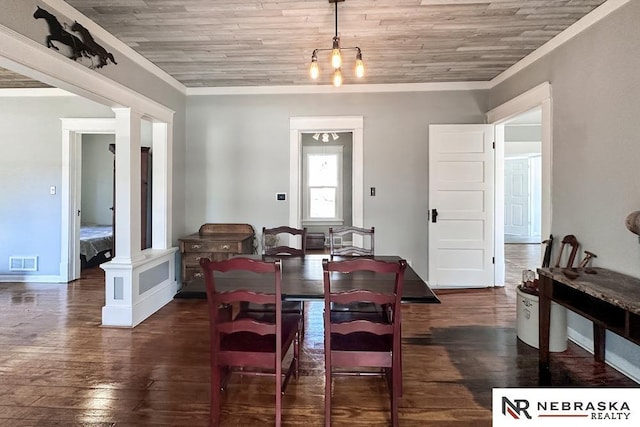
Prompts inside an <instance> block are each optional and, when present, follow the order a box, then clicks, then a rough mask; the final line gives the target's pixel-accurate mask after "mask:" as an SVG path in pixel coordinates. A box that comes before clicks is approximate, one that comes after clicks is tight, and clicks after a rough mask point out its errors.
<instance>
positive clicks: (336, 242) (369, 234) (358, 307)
mask: <svg viewBox="0 0 640 427" xmlns="http://www.w3.org/2000/svg"><path fill="white" fill-rule="evenodd" d="M354 235H359V236H362V243H363V246H355V245H354V244H353V236H354ZM347 236H349V237H350V239H351V240H350V241H351V244H349V245H345V244H343V243H342V242H344V241H345V237H347ZM374 236H375V228H374V227H371V228H360V227H353V226H345V227H331V228H329V248H330V255H331V259H333V257H334V256H341V257H357V256H360V257H362V256H364V257H373V256H374V255H375V252H374V249H375V247H374V246H375V244H374V243H375V239H374ZM367 240H368V242H367ZM332 310H334V311H347V310H350V311H365V312H371V311H374V312H380V311H381V308H380V307H378V306H376V305H375V304H371V303H366V302H354V303H353V304H349V305H344V304H333V306H332Z"/></svg>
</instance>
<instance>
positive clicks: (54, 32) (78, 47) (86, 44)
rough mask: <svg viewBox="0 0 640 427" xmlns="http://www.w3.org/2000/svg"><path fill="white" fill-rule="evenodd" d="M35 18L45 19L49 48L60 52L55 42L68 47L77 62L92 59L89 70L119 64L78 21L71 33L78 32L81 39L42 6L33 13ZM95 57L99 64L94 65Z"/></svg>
mask: <svg viewBox="0 0 640 427" xmlns="http://www.w3.org/2000/svg"><path fill="white" fill-rule="evenodd" d="M33 17H34V18H36V19H44V20H45V21H46V22H47V25H48V26H49V35H48V36H47V47H49V48H52V49H55V50H60V49H59V48H58V47H57V46H56V45H55V44H53V42H54V41H57V42H60V43H62V44H64V45H67V46H68V47H69V49H71V54H70V56H69V58H70V59H73V60H74V61H77V60H78V58H83V57H85V58H89V59H91V65H90V66H89V68H91V69H94V68H102V67H104V66H105V65H107V64H108V61H111V62H112V63H113V64H117V62H116V60H115V59H114V57H113V54H111V53H109V52H107V50H106V49H105V48H104V47H102V46H101V45H100V44H98V43H97V42H96V41H95V40H94V38H93V36H91V33H89V30H87V29H86V28H85V27H83V26H82V25H80V24H79V23H78V22H77V21H75V22H74V24H73V25H72V26H71V31H73V32H77V33H78V34H79V35H80V38H81V39H82V40H81V39H80V38H78V37H76V36H75V35H73V34H71V33H70V32H68V31H67V30H65V27H67V24H64V26H63V24H61V23H60V21H58V18H56V17H55V16H54V15H53V14H51V13H49V12H48V11H46V10H44V9H42V8H41V7H40V6H37V9H36V11H35V12H34V13H33ZM93 57H98V63H97V64H94V63H93Z"/></svg>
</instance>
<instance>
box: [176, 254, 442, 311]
mask: <svg viewBox="0 0 640 427" xmlns="http://www.w3.org/2000/svg"><path fill="white" fill-rule="evenodd" d="M250 258H257V259H264V260H274V259H278V258H279V259H282V298H283V299H284V300H295V301H300V300H321V299H323V298H324V283H323V275H322V260H323V259H328V258H329V256H328V255H322V254H313V255H306V256H305V257H287V256H283V257H273V256H259V255H253V256H250ZM348 258H349V257H347V258H345V257H334V260H338V261H339V260H344V259H348ZM374 259H378V260H385V261H398V260H400V259H401V258H400V257H398V256H375V257H374ZM394 279H395V275H394V274H380V273H372V272H364V271H360V272H355V273H351V274H348V275H347V274H341V273H332V281H331V285H332V288H333V289H338V290H339V289H345V290H349V289H354V288H360V289H368V290H372V291H376V290H384V289H387V290H388V289H389V288H390V287H393V283H394ZM216 287H217V288H218V290H220V291H231V290H235V289H248V288H249V287H250V288H251V290H254V291H256V292H273V280H266V281H265V280H264V279H263V278H261V276H260V275H258V274H255V273H250V272H244V271H243V272H238V271H234V272H228V273H216ZM176 298H200V299H201V298H206V289H205V283H204V279H202V278H199V279H194V280H192V281H190V282H189V283H186V284H184V283H183V285H182V289H181V290H180V291H179V292H178V293H177V294H176ZM402 302H403V303H418V304H439V303H440V300H439V299H438V297H437V296H436V295H435V294H434V293H433V291H432V290H431V289H430V288H429V285H428V284H427V283H426V282H425V281H424V280H422V279H421V278H420V276H418V274H417V273H416V272H415V271H414V270H413V268H411V266H407V269H406V270H405V274H404V284H403V291H402Z"/></svg>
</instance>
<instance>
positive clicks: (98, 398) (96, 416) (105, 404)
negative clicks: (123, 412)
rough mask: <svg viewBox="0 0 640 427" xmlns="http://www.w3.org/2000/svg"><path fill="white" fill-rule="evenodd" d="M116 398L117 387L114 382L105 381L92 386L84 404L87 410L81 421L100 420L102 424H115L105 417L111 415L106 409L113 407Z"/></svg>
mask: <svg viewBox="0 0 640 427" xmlns="http://www.w3.org/2000/svg"><path fill="white" fill-rule="evenodd" d="M115 398H116V387H115V386H114V385H113V384H108V383H103V384H96V385H95V386H92V388H91V389H90V390H88V396H87V399H86V404H85V405H84V407H85V408H86V409H87V412H86V413H84V414H82V419H81V421H82V422H85V423H87V422H90V423H95V422H100V423H101V424H100V425H101V426H102V425H104V426H111V425H115V423H113V424H111V423H108V422H105V421H104V419H105V417H106V418H108V417H109V413H108V412H105V411H108V410H110V409H111V408H112V407H113V405H114V402H115ZM96 410H98V412H95V411H96Z"/></svg>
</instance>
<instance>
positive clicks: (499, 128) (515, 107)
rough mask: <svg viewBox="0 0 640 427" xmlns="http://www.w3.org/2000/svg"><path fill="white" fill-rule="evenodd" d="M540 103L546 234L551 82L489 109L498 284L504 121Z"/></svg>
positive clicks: (500, 278)
mask: <svg viewBox="0 0 640 427" xmlns="http://www.w3.org/2000/svg"><path fill="white" fill-rule="evenodd" d="M537 107H540V108H541V109H542V120H541V129H542V141H541V150H540V151H541V157H542V160H541V161H542V203H541V207H542V218H541V220H542V225H541V227H542V238H543V239H544V238H546V236H548V235H549V234H550V233H551V219H552V218H551V188H552V173H551V166H552V142H553V141H552V129H553V122H552V97H551V84H550V83H549V82H544V83H541V84H539V85H538V86H536V87H534V88H532V89H530V90H528V91H526V92H525V93H523V94H521V95H518V96H516V97H515V98H513V99H511V100H509V101H507V102H505V103H504V104H502V105H499V106H497V107H496V108H494V109H492V110H491V111H489V112H488V113H487V123H491V124H494V125H495V126H496V128H495V137H496V139H495V141H496V154H495V155H496V169H495V173H496V176H495V177H496V179H495V187H496V188H495V218H496V219H495V237H494V239H495V257H496V266H495V268H496V274H495V278H496V285H504V281H505V277H504V276H505V260H504V122H505V121H507V120H508V119H510V118H512V117H514V116H517V115H518V114H521V113H524V112H527V111H529V110H531V109H534V108H537Z"/></svg>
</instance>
